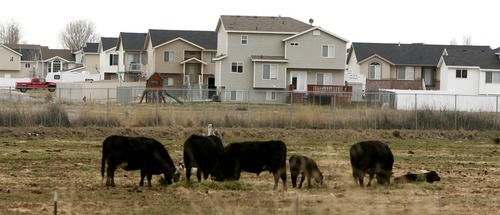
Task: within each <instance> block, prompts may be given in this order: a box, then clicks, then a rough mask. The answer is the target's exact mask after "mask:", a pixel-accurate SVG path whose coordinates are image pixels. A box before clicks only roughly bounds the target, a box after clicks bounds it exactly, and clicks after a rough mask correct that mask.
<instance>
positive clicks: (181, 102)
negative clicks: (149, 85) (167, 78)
mask: <svg viewBox="0 0 500 215" xmlns="http://www.w3.org/2000/svg"><path fill="white" fill-rule="evenodd" d="M163 92H165V94H167V96H168V97H170V98H173V99H174V100H175V101H177V102H179V104H181V105H183V104H184V102H183V101H181V100H180V99H179V98H177V96H174V95H172V94H170V93H168V92H167V91H166V90H163Z"/></svg>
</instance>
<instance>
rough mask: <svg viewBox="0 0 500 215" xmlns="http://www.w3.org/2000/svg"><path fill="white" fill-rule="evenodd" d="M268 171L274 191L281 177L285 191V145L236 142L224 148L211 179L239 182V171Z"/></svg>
mask: <svg viewBox="0 0 500 215" xmlns="http://www.w3.org/2000/svg"><path fill="white" fill-rule="evenodd" d="M266 170H267V171H269V172H271V173H273V176H274V190H276V189H277V188H278V181H279V178H280V177H281V180H282V181H283V189H284V190H286V145H285V143H284V142H282V141H279V140H278V141H262V142H259V141H257V142H251V141H248V142H237V143H231V144H229V145H227V146H226V147H224V149H223V150H222V153H221V154H220V156H219V159H218V160H217V164H216V167H215V169H214V174H213V175H212V178H213V179H214V180H216V181H223V180H239V179H240V174H241V171H246V172H250V173H256V174H257V175H259V174H260V173H261V172H263V171H266Z"/></svg>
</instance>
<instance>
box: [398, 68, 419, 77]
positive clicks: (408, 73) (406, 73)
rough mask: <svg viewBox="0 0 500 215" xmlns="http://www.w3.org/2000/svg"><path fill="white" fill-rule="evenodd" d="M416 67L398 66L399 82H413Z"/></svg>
mask: <svg viewBox="0 0 500 215" xmlns="http://www.w3.org/2000/svg"><path fill="white" fill-rule="evenodd" d="M414 74H415V67H413V66H398V74H397V79H398V80H413V79H414V77H415V75H414Z"/></svg>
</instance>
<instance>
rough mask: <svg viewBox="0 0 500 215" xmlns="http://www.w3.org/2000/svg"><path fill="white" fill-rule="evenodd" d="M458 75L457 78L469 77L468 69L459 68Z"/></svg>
mask: <svg viewBox="0 0 500 215" xmlns="http://www.w3.org/2000/svg"><path fill="white" fill-rule="evenodd" d="M456 77H457V78H467V70H466V69H457V73H456Z"/></svg>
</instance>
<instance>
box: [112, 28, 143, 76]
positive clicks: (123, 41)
mask: <svg viewBox="0 0 500 215" xmlns="http://www.w3.org/2000/svg"><path fill="white" fill-rule="evenodd" d="M146 35H147V34H146V33H128V32H121V33H120V36H119V37H118V41H117V45H116V53H117V57H118V65H117V67H118V68H117V73H118V77H119V79H120V80H121V81H125V82H136V81H145V79H146V77H147V76H146V69H145V67H144V65H145V64H147V60H148V59H147V54H146V50H145V49H144V42H145V41H146Z"/></svg>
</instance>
